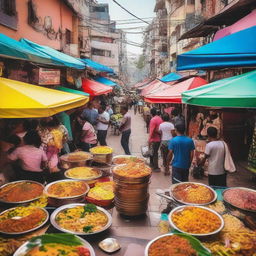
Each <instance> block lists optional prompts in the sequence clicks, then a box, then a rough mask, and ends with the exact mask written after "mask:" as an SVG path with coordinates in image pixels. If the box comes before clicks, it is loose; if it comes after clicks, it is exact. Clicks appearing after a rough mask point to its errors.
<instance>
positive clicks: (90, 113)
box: [81, 102, 99, 126]
mask: <svg viewBox="0 0 256 256" xmlns="http://www.w3.org/2000/svg"><path fill="white" fill-rule="evenodd" d="M98 115H99V113H98V111H97V110H96V109H94V108H93V105H92V103H91V102H89V103H88V106H87V108H85V109H84V110H83V113H82V115H81V116H82V118H84V119H86V120H88V122H89V123H90V124H91V125H93V126H96V124H97V119H98Z"/></svg>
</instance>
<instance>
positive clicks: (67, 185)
mask: <svg viewBox="0 0 256 256" xmlns="http://www.w3.org/2000/svg"><path fill="white" fill-rule="evenodd" d="M73 184H74V185H76V184H78V185H79V189H80V190H81V192H79V191H78V190H76V191H74V193H73V192H72V186H73ZM59 186H62V187H63V188H64V189H67V191H66V192H65V191H64V192H63V194H62V195H61V194H59V195H57V194H56V193H55V192H54V191H53V190H54V188H55V187H56V190H57V189H58V187H59ZM89 189H90V188H89V186H88V185H87V183H85V182H84V181H78V180H58V181H54V182H52V183H49V184H48V185H47V186H46V187H45V189H44V192H45V194H46V195H47V196H48V197H50V198H55V199H75V198H80V197H84V196H85V195H86V194H87V193H88V191H89Z"/></svg>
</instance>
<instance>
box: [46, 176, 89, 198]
mask: <svg viewBox="0 0 256 256" xmlns="http://www.w3.org/2000/svg"><path fill="white" fill-rule="evenodd" d="M71 181H74V182H78V180H74V179H72V180H71V179H69V180H58V181H54V182H51V183H49V184H48V185H46V187H45V188H44V193H45V194H46V195H47V196H48V197H50V198H55V199H59V200H62V199H63V200H65V199H79V198H80V197H81V198H82V197H84V196H85V195H86V194H87V193H88V192H89V190H90V187H89V185H88V184H87V183H86V182H84V183H85V184H86V187H87V189H86V191H85V192H84V193H82V194H80V195H76V196H69V197H57V196H53V195H51V194H49V193H48V189H49V187H50V186H51V185H53V184H56V183H60V182H71ZM80 182H82V181H80Z"/></svg>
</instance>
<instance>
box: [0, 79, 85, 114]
mask: <svg viewBox="0 0 256 256" xmlns="http://www.w3.org/2000/svg"><path fill="white" fill-rule="evenodd" d="M88 100H89V98H88V97H85V96H82V95H77V94H73V93H67V92H62V91H58V90H53V89H48V88H44V87H40V86H37V85H32V84H27V83H23V82H19V81H15V80H10V79H6V78H0V118H38V117H48V116H52V115H55V114H57V113H59V112H62V111H66V110H69V109H73V108H77V107H80V106H83V105H84V104H86V103H87V102H88Z"/></svg>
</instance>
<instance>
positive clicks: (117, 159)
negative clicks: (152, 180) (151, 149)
mask: <svg viewBox="0 0 256 256" xmlns="http://www.w3.org/2000/svg"><path fill="white" fill-rule="evenodd" d="M131 162H132V163H145V159H143V158H141V157H137V156H130V155H118V156H114V157H113V164H114V165H119V164H128V163H131Z"/></svg>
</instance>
